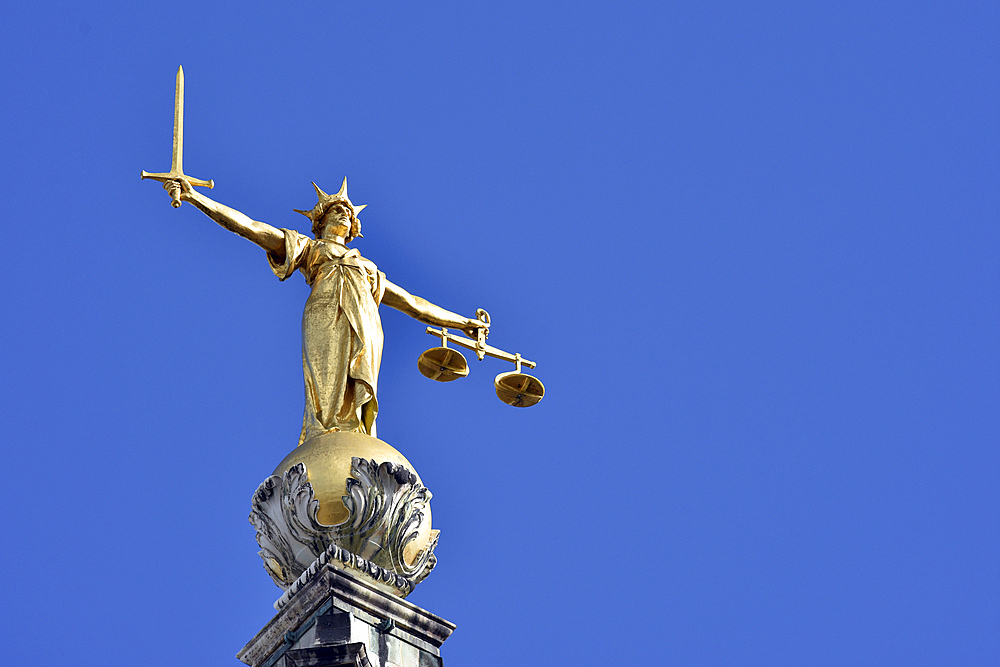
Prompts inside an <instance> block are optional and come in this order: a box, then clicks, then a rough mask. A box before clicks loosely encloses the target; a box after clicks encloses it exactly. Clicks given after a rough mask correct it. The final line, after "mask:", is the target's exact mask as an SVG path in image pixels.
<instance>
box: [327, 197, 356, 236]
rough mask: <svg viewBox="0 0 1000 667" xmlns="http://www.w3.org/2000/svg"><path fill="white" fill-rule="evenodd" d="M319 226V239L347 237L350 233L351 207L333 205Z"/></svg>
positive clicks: (341, 204) (340, 204)
mask: <svg viewBox="0 0 1000 667" xmlns="http://www.w3.org/2000/svg"><path fill="white" fill-rule="evenodd" d="M320 224H321V226H322V231H320V236H321V237H332V236H343V237H346V236H348V235H349V234H350V232H351V207H350V206H348V205H347V204H344V203H341V202H337V203H335V204H333V205H332V206H331V207H330V208H329V209H327V212H326V214H325V215H324V216H323V219H322V220H321V221H320Z"/></svg>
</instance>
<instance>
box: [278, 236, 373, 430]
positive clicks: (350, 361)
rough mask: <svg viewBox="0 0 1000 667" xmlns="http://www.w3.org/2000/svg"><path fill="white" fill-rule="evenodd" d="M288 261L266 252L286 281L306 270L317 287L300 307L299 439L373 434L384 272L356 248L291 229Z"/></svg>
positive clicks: (281, 278) (286, 238)
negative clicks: (303, 398)
mask: <svg viewBox="0 0 1000 667" xmlns="http://www.w3.org/2000/svg"><path fill="white" fill-rule="evenodd" d="M281 231H282V232H283V233H284V235H285V261H284V262H277V261H275V258H274V257H273V256H272V255H270V254H268V262H269V263H270V265H271V270H272V271H274V274H275V275H276V276H277V277H278V278H279V279H280V280H285V279H287V278H288V277H289V276H291V275H292V274H293V273H294V272H295V271H296V270H298V271H301V272H302V275H303V276H305V279H306V282H307V283H308V284H309V285H310V286H311V287H312V293H311V294H310V295H309V298H308V299H307V300H306V305H305V309H304V311H303V312H302V374H303V377H304V379H305V390H306V407H305V414H304V415H303V417H302V433H301V434H300V436H299V444H300V445H301V444H302V443H304V442H305V441H307V440H309V439H310V438H312V437H314V436H316V435H320V434H323V433H329V432H331V431H348V432H355V433H365V434H367V435H370V436H372V437H375V417H376V415H377V414H378V399H377V398H376V395H377V390H378V369H379V364H380V363H381V362H382V340H383V337H382V322H381V320H380V319H379V314H378V306H379V303H381V301H382V296H383V294H384V293H385V274H383V273H382V272H381V271H379V270H378V268H377V267H376V266H375V264H374V263H372V262H370V261H369V260H367V259H365V258H363V257H362V256H361V254H360V253H358V251H357V250H356V249H354V248H348V247H347V246H344V245H341V244H339V243H336V242H334V241H327V240H325V239H313V238H310V237H308V236H304V235H302V234H300V233H298V232H296V231H293V230H289V229H282V230H281Z"/></svg>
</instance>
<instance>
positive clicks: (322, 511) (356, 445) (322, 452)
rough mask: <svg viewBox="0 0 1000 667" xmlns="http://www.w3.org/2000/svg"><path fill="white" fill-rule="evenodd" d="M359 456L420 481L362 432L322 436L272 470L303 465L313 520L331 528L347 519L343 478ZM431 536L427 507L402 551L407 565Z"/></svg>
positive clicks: (390, 451) (405, 463) (393, 454)
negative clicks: (392, 465)
mask: <svg viewBox="0 0 1000 667" xmlns="http://www.w3.org/2000/svg"><path fill="white" fill-rule="evenodd" d="M355 456H358V457H361V458H363V459H368V460H369V461H371V460H374V461H375V463H376V464H381V463H385V462H386V461H389V462H392V463H396V464H399V465H402V466H405V467H406V468H407V469H408V470H409V471H410V472H412V473H413V474H414V475H416V477H417V481H418V482H419V483H420V484H421V485H422V484H423V482H422V481H420V475H418V474H417V471H416V469H415V468H414V467H413V465H412V464H411V463H410V462H409V461H407V460H406V457H404V456H403V455H402V454H400V453H399V452H397V451H396V450H395V449H394V448H393V447H392V446H391V445H389V443H387V442H383V441H382V440H379V439H378V438H373V437H371V436H369V435H365V434H363V433H341V432H333V433H324V434H323V435H318V436H316V437H314V438H310V439H309V440H307V441H306V442H304V443H302V444H301V445H299V446H298V447H296V448H295V449H293V450H292V451H291V452H289V454H288V456H286V457H285V458H283V459H282V460H281V463H279V464H278V466H277V467H276V468H275V469H274V473H272V474H274V475H279V476H281V475H284V474H285V472H286V471H287V470H288V469H289V468H291V467H292V466H293V465H295V464H297V463H303V464H305V466H306V474H307V476H308V478H309V483H310V484H312V488H313V494H314V495H315V497H316V500H318V501H319V511H318V512H317V516H316V518H317V519H318V520H319V522H320V523H323V524H326V525H328V526H333V525H336V524H338V523H343V522H344V521H346V520H347V517H348V512H347V507H346V506H345V505H344V500H343V496H345V495H347V478H348V477H350V476H351V458H352V457H355ZM430 536H431V512H430V504H429V503H428V505H427V512H426V516H425V518H424V521H422V522H421V524H420V528H419V530H418V533H417V539H415V540H413V541H412V542H410V543H409V544H408V545H407V546H406V549H405V550H404V552H403V559H404V560H405V561H406V563H407V565H412V564H413V562H414V561H415V560H416V558H417V555H418V554H419V553H420V552H421V551H422V550H423V549H424V547H426V546H427V543H428V541H429V540H430Z"/></svg>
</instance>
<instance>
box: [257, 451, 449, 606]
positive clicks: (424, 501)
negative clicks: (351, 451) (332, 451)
mask: <svg viewBox="0 0 1000 667" xmlns="http://www.w3.org/2000/svg"><path fill="white" fill-rule="evenodd" d="M430 499H431V492H430V491H428V490H427V487H425V486H423V485H421V484H420V483H419V482H417V477H416V476H415V475H414V474H413V473H412V472H410V471H409V470H407V469H406V468H405V467H404V466H401V465H398V464H396V463H391V462H385V463H382V464H378V463H376V462H375V461H374V460H371V461H369V460H366V459H363V458H360V457H353V458H352V459H351V477H349V478H348V479H347V495H346V496H343V501H344V505H345V506H346V507H347V510H348V512H349V516H348V518H347V520H346V521H344V522H342V523H339V524H337V525H334V526H328V525H325V524H322V523H320V522H319V521H318V520H317V518H316V513H317V512H318V510H319V501H318V500H316V498H315V497H314V495H313V488H312V484H310V483H309V481H308V477H307V475H306V467H305V464H302V463H299V464H296V465H294V466H292V467H291V468H289V469H288V471H287V472H286V473H285V474H284V475H283V476H278V475H272V476H270V477H268V478H267V479H265V480H264V482H263V483H262V484H261V485H260V486H259V487H258V488H257V491H256V492H255V493H254V495H253V500H252V510H251V512H250V523H252V524H253V526H254V528H256V529H257V544H258V545H259V546H260V551H259V552H258V553H259V555H260V557H261V559H262V560H263V561H264V569H265V570H267V573H268V574H269V575H271V579H273V580H274V583H275V584H277V585H278V586H280V587H281V588H283V589H285V591H286V593H285V595H283V596H282V598H281V599H280V600H279V601H278V603H276V604H275V607H278V608H280V606H281V602H282V600H286V598H288V597H290V595H293V594H294V592H295V590H297V589H298V588H299V587H301V586H302V585H303V584H305V583H306V582H307V581H308V580H309V576H310V575H309V572H310V571H311V572H313V573H315V571H316V569H317V568H318V567H319V566H321V565H323V564H325V563H330V564H331V565H334V566H336V567H343V568H346V569H350V570H352V571H354V572H355V573H360V574H361V575H363V576H364V577H365V578H366V579H368V580H370V581H372V583H373V584H375V585H376V586H377V587H378V588H380V589H382V590H385V591H387V592H390V593H393V594H395V595H398V596H400V597H406V596H407V595H409V593H410V592H411V591H412V590H413V588H414V587H415V586H416V585H417V584H418V583H420V582H421V581H423V580H424V579H425V578H426V577H427V575H428V574H430V572H431V570H432V569H434V566H435V565H436V564H437V558H436V557H435V556H434V547H435V546H437V539H438V533H439V531H437V530H432V531H431V539H430V541H429V542H428V544H427V546H426V548H424V549H423V550H422V551H420V552H419V553H417V554H416V555H415V556H412V557H411V558H410V559H409V561H410V562H407V561H408V559H407V558H406V555H404V554H405V552H406V547H407V545H408V544H410V543H411V542H413V540H414V539H416V537H417V532H418V529H419V528H420V525H421V523H422V522H423V521H424V520H425V512H426V511H427V505H428V503H429V502H430ZM293 589H294V590H293ZM286 601H287V600H286Z"/></svg>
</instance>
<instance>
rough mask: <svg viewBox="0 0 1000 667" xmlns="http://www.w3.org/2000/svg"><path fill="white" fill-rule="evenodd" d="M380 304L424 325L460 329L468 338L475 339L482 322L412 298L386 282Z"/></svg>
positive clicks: (404, 291) (397, 286)
mask: <svg viewBox="0 0 1000 667" xmlns="http://www.w3.org/2000/svg"><path fill="white" fill-rule="evenodd" d="M382 303H384V304H385V305H387V306H390V307H392V308H395V309H396V310H399V311H402V312H404V313H406V314H407V315H409V316H410V317H412V318H414V319H416V320H419V321H421V322H423V323H424V324H434V325H437V326H439V327H450V328H452V329H461V330H462V331H464V332H465V334H466V335H467V336H469V337H470V338H475V337H476V330H477V329H479V328H481V327H482V326H483V322H481V321H480V320H474V319H472V318H469V317H462V316H461V315H459V314H458V313H453V312H451V311H450V310H445V309H444V308H441V307H440V306H435V305H434V304H433V303H431V302H430V301H428V300H427V299H422V298H420V297H419V296H414V295H413V294H410V293H409V292H407V291H406V290H405V289H403V288H402V287H400V286H399V285H396V284H395V283H392V282H389V281H388V280H386V281H385V294H384V295H383V296H382Z"/></svg>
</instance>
